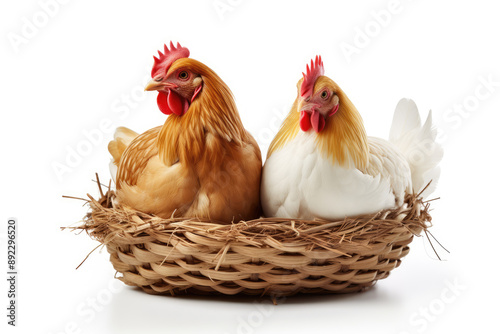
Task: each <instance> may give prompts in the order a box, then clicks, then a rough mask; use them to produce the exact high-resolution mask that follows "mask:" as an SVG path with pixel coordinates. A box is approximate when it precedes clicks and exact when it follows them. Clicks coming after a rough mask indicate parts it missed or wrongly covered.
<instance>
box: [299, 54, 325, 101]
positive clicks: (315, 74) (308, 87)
mask: <svg viewBox="0 0 500 334" xmlns="http://www.w3.org/2000/svg"><path fill="white" fill-rule="evenodd" d="M323 74H325V68H324V67H323V61H322V60H321V56H316V59H315V60H314V61H313V60H312V59H311V68H309V65H307V70H306V73H305V74H304V72H302V75H303V76H304V81H302V85H301V86H300V96H302V97H304V96H310V95H312V93H313V88H314V83H315V82H316V80H317V79H318V78H319V77H320V76H322V75H323Z"/></svg>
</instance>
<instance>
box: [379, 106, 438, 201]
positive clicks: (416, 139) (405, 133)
mask: <svg viewBox="0 0 500 334" xmlns="http://www.w3.org/2000/svg"><path fill="white" fill-rule="evenodd" d="M436 135H437V130H436V129H435V128H434V126H433V122H432V111H429V114H428V116H427V119H426V121H425V123H424V125H421V121H420V115H419V112H418V109H417V106H416V104H415V102H413V101H412V100H410V99H402V100H401V101H400V102H399V103H398V105H397V106H396V110H395V112H394V117H393V123H392V125H391V132H390V136H389V139H390V141H391V142H392V143H394V144H395V145H396V146H397V147H398V149H399V150H400V151H401V152H402V154H403V155H404V156H405V158H406V160H407V161H408V163H409V165H410V169H411V178H412V185H413V192H414V193H417V194H418V193H420V192H421V190H422V189H423V188H424V187H426V186H427V184H428V183H429V182H431V181H432V182H431V186H429V187H428V188H427V189H426V190H425V191H424V192H423V193H422V196H423V197H424V198H425V197H427V196H429V195H430V194H431V193H432V192H433V191H434V189H435V188H436V185H437V182H438V180H439V176H440V168H439V167H438V164H439V162H440V161H441V159H442V158H443V148H442V147H441V145H439V144H438V143H437V142H436Z"/></svg>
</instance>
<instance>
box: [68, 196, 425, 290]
mask: <svg viewBox="0 0 500 334" xmlns="http://www.w3.org/2000/svg"><path fill="white" fill-rule="evenodd" d="M101 195H102V196H101V198H100V199H99V200H95V199H94V198H92V197H91V196H90V195H89V198H90V200H88V204H89V205H90V211H89V213H88V214H87V215H86V217H85V218H84V224H83V225H82V226H80V227H78V228H79V229H84V230H85V231H87V233H88V234H89V235H90V236H91V237H92V238H94V239H96V240H98V241H99V242H101V243H102V244H103V245H105V246H106V247H107V250H108V252H109V253H110V254H111V256H110V260H111V263H112V264H113V267H114V268H115V269H116V271H117V272H119V273H121V277H118V278H119V279H120V280H122V281H123V282H124V283H126V284H127V285H131V286H138V287H140V288H142V289H143V290H144V291H146V292H148V293H152V294H172V295H174V294H177V293H198V294H199V293H202V294H212V293H216V294H225V295H235V294H239V293H243V294H250V295H271V296H287V295H292V294H296V293H348V292H356V291H362V290H365V289H367V288H369V287H371V286H373V285H374V284H375V282H376V281H377V280H380V279H384V278H386V277H387V276H388V275H389V273H390V272H391V270H393V269H394V268H397V267H398V266H399V265H400V263H401V259H402V258H403V257H404V256H406V255H407V254H408V252H409V247H408V244H409V243H410V242H411V241H412V239H413V236H415V235H419V234H420V233H421V232H422V230H426V229H427V228H428V227H429V226H430V221H431V217H430V215H429V213H428V212H429V204H428V203H423V202H422V200H421V199H419V198H417V196H407V198H406V200H405V204H404V205H403V206H402V207H401V208H398V209H395V210H385V211H382V212H379V213H377V214H375V215H366V216H360V217H356V218H346V219H344V220H340V221H324V220H313V221H310V220H300V219H294V220H290V219H279V218H261V219H257V220H252V221H241V222H238V223H233V224H230V225H224V224H218V223H214V222H208V221H203V220H199V219H162V218H159V217H155V216H151V215H148V214H145V213H141V212H137V211H134V210H131V209H130V208H126V207H122V206H120V205H119V204H116V201H115V200H114V198H115V193H114V192H113V191H108V192H107V193H106V194H103V193H102V191H101Z"/></svg>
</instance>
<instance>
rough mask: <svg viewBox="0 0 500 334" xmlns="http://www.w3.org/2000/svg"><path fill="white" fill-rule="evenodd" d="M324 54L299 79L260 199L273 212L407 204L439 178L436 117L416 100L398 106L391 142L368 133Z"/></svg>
mask: <svg viewBox="0 0 500 334" xmlns="http://www.w3.org/2000/svg"><path fill="white" fill-rule="evenodd" d="M323 73H324V70H323V63H322V61H321V58H319V57H316V61H315V62H313V61H311V68H309V66H308V67H307V72H306V74H304V78H302V79H301V80H299V82H298V84H297V87H298V96H297V99H296V101H295V103H294V105H293V107H292V110H291V111H290V113H289V115H288V117H287V118H286V120H285V121H284V123H283V124H282V127H281V129H280V131H279V132H278V134H277V135H276V137H275V138H274V140H273V142H272V143H271V146H270V148H269V151H268V157H267V161H266V163H265V165H264V169H263V174H262V184H261V201H262V206H263V209H264V214H265V215H266V216H268V217H286V218H301V219H313V218H315V217H318V218H323V219H330V220H333V219H342V218H344V217H346V216H356V215H360V214H366V213H373V212H377V211H380V210H383V209H389V208H393V207H397V206H400V205H402V204H403V201H404V198H405V195H406V194H407V193H418V192H420V191H421V190H422V189H423V188H424V187H425V186H426V185H427V184H428V183H429V182H430V181H431V180H432V187H429V188H427V189H426V190H425V192H424V193H423V196H427V195H429V194H430V193H431V192H432V190H433V189H434V188H435V186H436V183H437V180H438V178H439V167H438V166H437V165H438V163H439V161H440V160H441V158H442V154H443V151H442V148H441V146H440V145H439V144H437V143H436V142H435V138H436V131H435V129H433V127H432V115H431V112H429V116H428V118H427V121H426V122H425V124H424V125H423V126H422V125H421V121H420V116H419V113H418V110H417V107H416V105H415V103H414V102H413V101H412V100H409V99H402V100H401V101H400V102H399V104H398V105H397V107H396V111H395V114H394V118H393V123H392V127H391V131H390V141H386V140H384V139H380V138H374V137H367V135H366V132H365V129H364V126H363V121H362V119H361V116H360V114H359V113H358V111H357V110H356V108H355V107H354V105H353V104H352V102H351V101H350V100H349V98H348V97H347V96H346V95H345V93H344V92H343V91H342V90H341V89H340V87H339V86H338V85H337V84H336V83H335V82H334V81H332V80H331V79H330V78H328V77H326V76H324V75H323Z"/></svg>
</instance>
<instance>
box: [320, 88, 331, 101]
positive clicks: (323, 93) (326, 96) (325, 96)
mask: <svg viewBox="0 0 500 334" xmlns="http://www.w3.org/2000/svg"><path fill="white" fill-rule="evenodd" d="M329 95H330V94H328V91H327V90H324V91H323V92H322V93H321V98H322V99H323V100H326V99H327V98H328V96H329Z"/></svg>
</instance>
